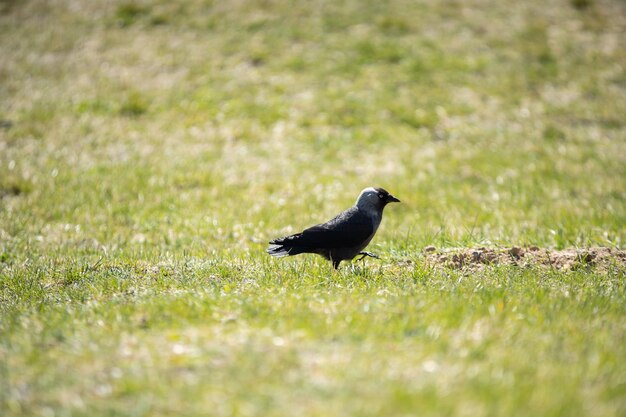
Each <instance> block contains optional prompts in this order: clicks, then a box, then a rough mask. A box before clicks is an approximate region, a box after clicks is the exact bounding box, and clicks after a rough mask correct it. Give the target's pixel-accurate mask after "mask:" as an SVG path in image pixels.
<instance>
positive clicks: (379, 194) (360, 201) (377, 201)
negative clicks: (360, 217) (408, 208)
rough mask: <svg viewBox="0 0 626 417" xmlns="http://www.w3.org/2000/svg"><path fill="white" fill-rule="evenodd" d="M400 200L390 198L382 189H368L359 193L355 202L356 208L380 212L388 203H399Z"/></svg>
mask: <svg viewBox="0 0 626 417" xmlns="http://www.w3.org/2000/svg"><path fill="white" fill-rule="evenodd" d="M399 202H400V200H398V199H397V198H395V197H394V196H392V195H391V194H389V193H388V192H387V190H385V189H384V188H374V187H369V188H366V189H364V190H363V191H361V194H360V195H359V198H357V200H356V206H357V207H359V208H362V209H372V208H374V209H377V210H382V209H383V208H385V206H386V205H387V204H389V203H399Z"/></svg>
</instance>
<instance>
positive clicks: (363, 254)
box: [357, 252, 380, 261]
mask: <svg viewBox="0 0 626 417" xmlns="http://www.w3.org/2000/svg"><path fill="white" fill-rule="evenodd" d="M359 255H361V257H360V258H359V259H357V261H360V260H361V259H363V258H365V257H366V256H369V257H372V258H375V259H380V257H379V256H378V255H376V254H374V253H372V252H359Z"/></svg>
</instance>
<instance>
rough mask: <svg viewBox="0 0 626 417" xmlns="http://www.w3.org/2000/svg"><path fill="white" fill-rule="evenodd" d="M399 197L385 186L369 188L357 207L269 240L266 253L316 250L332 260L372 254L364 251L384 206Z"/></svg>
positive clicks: (372, 235) (335, 266)
mask: <svg viewBox="0 0 626 417" xmlns="http://www.w3.org/2000/svg"><path fill="white" fill-rule="evenodd" d="M399 202H400V200H398V199H397V198H395V197H394V196H392V195H391V194H389V193H388V192H387V191H386V190H384V189H382V188H373V187H369V188H366V189H364V190H363V191H361V194H360V195H359V198H357V200H356V203H355V205H354V206H352V207H350V208H349V209H347V210H346V211H344V212H342V213H340V214H339V215H337V216H336V217H335V218H333V219H331V220H329V221H327V222H326V223H322V224H318V225H316V226H313V227H310V228H308V229H305V230H304V231H302V232H301V233H297V234H295V235H291V236H286V237H281V238H278V239H274V240H272V241H270V246H269V248H268V249H267V253H269V254H270V255H272V256H277V257H283V256H293V255H297V254H299V253H315V254H318V255H321V256H323V257H324V258H326V259H328V260H329V261H331V262H332V263H333V267H334V268H335V269H337V268H339V263H340V262H341V261H344V260H350V259H352V258H354V257H355V256H356V255H362V256H361V258H359V259H363V258H364V257H365V256H371V257H374V258H377V256H376V255H374V254H372V253H370V252H362V251H363V249H365V247H366V246H367V245H368V244H369V243H370V240H372V238H373V237H374V234H376V230H377V229H378V226H379V225H380V221H381V220H382V218H383V209H384V208H385V206H386V205H387V204H388V203H399Z"/></svg>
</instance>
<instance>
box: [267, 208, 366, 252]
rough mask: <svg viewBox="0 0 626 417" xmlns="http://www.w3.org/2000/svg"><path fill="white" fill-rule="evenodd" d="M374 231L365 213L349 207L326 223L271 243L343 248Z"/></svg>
mask: <svg viewBox="0 0 626 417" xmlns="http://www.w3.org/2000/svg"><path fill="white" fill-rule="evenodd" d="M373 233H374V224H373V222H372V219H370V218H369V217H368V216H367V215H366V214H364V213H363V212H361V211H359V210H358V209H357V208H356V207H351V208H349V209H348V210H346V211H344V212H343V213H341V214H339V215H338V216H336V217H335V218H333V219H331V220H329V221H328V222H326V223H322V224H318V225H316V226H313V227H310V228H308V229H305V230H304V231H302V233H298V234H295V235H292V236H287V237H284V238H280V239H276V240H274V241H272V242H271V243H277V244H289V245H293V246H300V247H307V248H328V249H331V248H345V247H354V246H358V245H360V244H362V243H363V242H364V241H366V240H367V239H368V238H369V237H370V236H371V235H372V234H373Z"/></svg>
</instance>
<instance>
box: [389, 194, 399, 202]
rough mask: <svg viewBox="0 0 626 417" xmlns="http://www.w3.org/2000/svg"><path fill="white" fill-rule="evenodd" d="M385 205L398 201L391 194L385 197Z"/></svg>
mask: <svg viewBox="0 0 626 417" xmlns="http://www.w3.org/2000/svg"><path fill="white" fill-rule="evenodd" d="M386 200H387V203H399V202H400V200H398V199H397V198H395V197H394V196H392V195H391V194H389V195H387V199H386Z"/></svg>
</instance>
